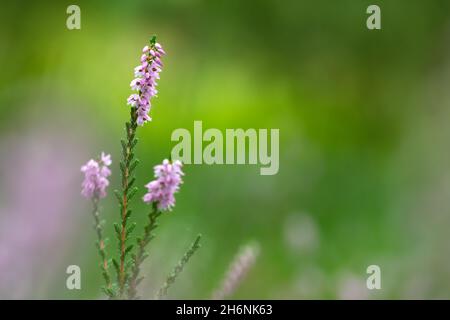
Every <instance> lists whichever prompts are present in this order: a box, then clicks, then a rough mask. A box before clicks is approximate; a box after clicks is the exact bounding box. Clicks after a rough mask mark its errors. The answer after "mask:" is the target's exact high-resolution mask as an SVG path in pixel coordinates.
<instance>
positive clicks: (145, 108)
mask: <svg viewBox="0 0 450 320" xmlns="http://www.w3.org/2000/svg"><path fill="white" fill-rule="evenodd" d="M165 54H166V53H165V51H164V49H163V48H162V46H161V45H160V44H159V43H157V42H156V37H152V38H151V39H150V43H149V45H147V46H145V47H144V48H143V50H142V56H141V58H140V64H139V65H138V66H137V67H136V68H135V69H134V76H135V79H133V81H131V84H130V86H131V88H132V90H134V91H136V92H135V93H133V94H131V95H130V96H129V98H128V100H127V104H128V105H129V106H130V119H129V120H128V121H127V122H126V123H125V139H122V140H121V146H122V159H121V161H120V171H121V190H120V191H119V190H115V192H114V193H115V195H116V198H117V200H118V202H119V212H120V221H119V222H118V223H114V230H115V234H116V237H117V243H118V252H117V255H116V257H115V258H112V259H111V258H109V252H107V251H106V248H107V242H108V241H107V239H105V238H104V236H103V229H104V222H103V221H102V220H101V219H100V206H99V202H100V200H101V199H102V198H104V197H106V196H107V192H106V189H107V187H108V186H109V180H108V177H109V176H110V175H111V170H110V169H109V166H110V165H111V163H112V160H111V156H110V155H107V154H105V153H102V154H101V156H100V157H99V158H98V159H95V160H94V159H91V160H89V161H88V162H87V163H86V164H85V165H84V166H82V168H81V171H82V172H83V173H84V181H83V183H82V192H81V193H82V195H83V196H84V197H86V198H88V199H90V200H91V201H92V206H93V209H92V213H93V217H94V228H95V231H96V235H97V249H98V253H99V256H100V268H101V272H102V275H103V278H104V282H105V285H104V286H103V291H104V292H105V293H106V295H107V296H108V297H109V298H110V299H136V298H138V296H137V287H138V285H139V283H140V282H141V281H142V280H143V277H142V276H141V274H140V269H141V265H142V263H143V262H144V260H145V259H146V258H147V256H148V254H147V252H146V248H147V246H148V244H149V243H150V241H151V240H152V239H153V238H154V230H155V229H156V227H157V226H158V223H157V221H158V218H159V217H160V216H161V215H162V214H164V213H165V212H168V211H171V210H172V209H173V207H174V206H175V193H176V192H178V191H179V188H180V185H181V184H182V182H183V181H182V176H183V175H184V173H183V171H182V163H181V162H180V161H170V160H167V159H165V160H163V162H162V163H161V164H160V165H156V166H155V167H154V176H155V179H154V180H153V181H151V182H149V183H148V184H147V185H146V188H147V193H146V194H145V195H144V196H143V198H142V200H143V201H144V202H145V203H147V204H149V206H150V210H149V213H148V220H147V223H146V225H145V226H144V228H143V229H144V230H143V234H142V235H141V236H139V237H137V238H136V243H134V244H133V243H130V242H131V240H130V239H131V234H132V233H133V232H134V230H135V228H136V227H137V226H136V223H134V222H130V220H131V218H132V214H133V210H132V208H131V203H132V200H133V199H134V196H135V195H136V194H137V193H138V191H139V189H138V188H137V187H136V186H134V184H135V181H136V177H135V169H136V166H137V165H138V164H139V161H138V159H137V158H136V154H135V149H136V145H137V143H138V139H137V137H136V135H137V131H138V127H142V126H143V125H144V124H146V123H147V122H149V121H151V120H152V118H151V117H150V109H151V105H152V98H154V97H155V96H156V94H157V93H158V91H157V89H156V87H157V80H159V74H160V72H161V70H162V67H163V63H162V61H161V59H162V57H163V56H164V55H165ZM200 239H201V236H200V235H198V236H197V238H196V239H195V241H194V243H193V244H192V245H191V247H190V248H189V250H188V251H187V252H186V254H185V255H184V256H183V257H182V259H181V260H180V262H179V263H178V264H177V265H176V267H175V268H174V270H173V271H172V272H171V273H170V274H169V276H168V277H167V280H166V281H165V282H164V284H163V285H162V287H161V289H160V290H158V291H157V293H156V295H155V298H157V299H160V298H162V297H164V296H165V295H166V293H167V290H168V288H169V287H170V286H171V285H172V284H173V283H174V282H175V280H176V278H177V276H178V275H179V274H180V272H181V271H182V270H183V268H184V266H185V264H186V263H187V262H188V261H189V259H190V258H191V257H192V256H193V255H194V253H195V252H196V251H197V249H198V248H199V247H200ZM111 266H113V267H114V269H113V270H114V271H115V277H113V275H112V273H111V269H112V268H111Z"/></svg>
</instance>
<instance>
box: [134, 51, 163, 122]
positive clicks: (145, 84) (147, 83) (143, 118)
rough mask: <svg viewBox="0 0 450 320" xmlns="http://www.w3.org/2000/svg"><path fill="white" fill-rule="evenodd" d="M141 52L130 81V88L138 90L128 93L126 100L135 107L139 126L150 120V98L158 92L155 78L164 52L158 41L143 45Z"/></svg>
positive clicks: (159, 69) (157, 76)
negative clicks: (139, 60) (138, 63)
mask: <svg viewBox="0 0 450 320" xmlns="http://www.w3.org/2000/svg"><path fill="white" fill-rule="evenodd" d="M142 52H143V55H142V56H141V64H140V65H139V66H137V67H136V68H134V76H135V79H133V81H131V83H130V87H131V89H132V90H136V91H138V94H135V93H134V94H132V95H130V96H129V97H128V100H127V104H128V105H130V106H132V107H135V108H136V113H137V120H136V122H137V124H138V125H140V126H142V125H143V124H144V123H145V122H147V121H151V120H152V119H151V118H150V116H149V112H150V107H151V101H150V100H151V98H152V97H154V96H155V95H156V94H157V93H158V90H156V86H157V83H156V80H157V79H159V73H160V72H161V68H162V62H161V57H162V56H163V55H165V54H166V52H165V51H164V49H163V48H162V47H161V45H160V44H159V43H156V44H154V45H152V47H151V48H150V47H149V46H145V47H144V49H142Z"/></svg>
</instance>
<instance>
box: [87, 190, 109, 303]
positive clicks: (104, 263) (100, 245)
mask: <svg viewBox="0 0 450 320" xmlns="http://www.w3.org/2000/svg"><path fill="white" fill-rule="evenodd" d="M98 202H99V198H98V197H94V198H93V199H92V204H93V210H92V215H93V217H94V229H95V233H96V234H97V249H98V253H99V255H100V260H101V261H100V268H101V270H102V275H103V278H104V280H105V284H106V287H105V292H106V293H107V294H108V296H109V297H113V296H114V294H113V292H112V291H111V286H112V283H111V277H110V275H109V267H108V258H107V254H106V243H105V241H106V239H104V238H103V228H102V223H101V221H100V213H99V208H98Z"/></svg>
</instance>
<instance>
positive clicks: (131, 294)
mask: <svg viewBox="0 0 450 320" xmlns="http://www.w3.org/2000/svg"><path fill="white" fill-rule="evenodd" d="M160 215H161V211H159V210H158V208H157V206H156V204H154V205H153V210H152V211H151V212H150V213H149V214H148V223H147V225H146V226H145V228H144V235H143V237H142V238H138V239H137V244H138V249H137V253H136V255H134V256H133V268H132V271H131V276H130V279H129V282H128V298H129V299H136V294H137V286H138V285H139V283H140V282H141V281H142V279H143V278H139V272H140V268H141V264H142V262H144V260H145V259H146V258H147V256H148V254H147V253H146V252H145V248H146V247H147V245H148V243H149V242H150V241H151V240H152V239H153V238H154V234H153V231H154V230H155V229H156V228H157V227H158V224H157V222H156V221H157V219H158V217H159V216H160Z"/></svg>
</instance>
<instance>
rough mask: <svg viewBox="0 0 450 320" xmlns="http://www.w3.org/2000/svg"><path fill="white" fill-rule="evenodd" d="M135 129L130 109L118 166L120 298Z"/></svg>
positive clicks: (123, 282)
mask: <svg viewBox="0 0 450 320" xmlns="http://www.w3.org/2000/svg"><path fill="white" fill-rule="evenodd" d="M136 129H137V123H136V110H135V109H134V108H131V110H130V122H129V123H127V124H126V136H127V137H126V138H127V139H126V142H124V141H123V140H122V155H123V161H122V162H121V164H120V167H121V171H122V196H121V214H120V216H121V228H120V234H119V235H118V236H119V242H120V244H119V255H120V266H119V270H118V281H119V293H120V296H122V295H123V293H124V290H125V284H126V281H127V264H126V256H127V253H128V252H129V251H130V250H131V247H127V246H126V242H127V238H128V232H127V221H128V219H129V218H130V215H131V210H129V200H130V193H131V192H132V190H130V188H131V186H132V184H133V182H134V177H133V176H132V172H133V170H134V168H135V166H136V164H137V160H135V162H134V163H133V162H132V161H133V158H134V153H133V149H134V147H135V146H136V144H137V140H136V139H135V135H136Z"/></svg>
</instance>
